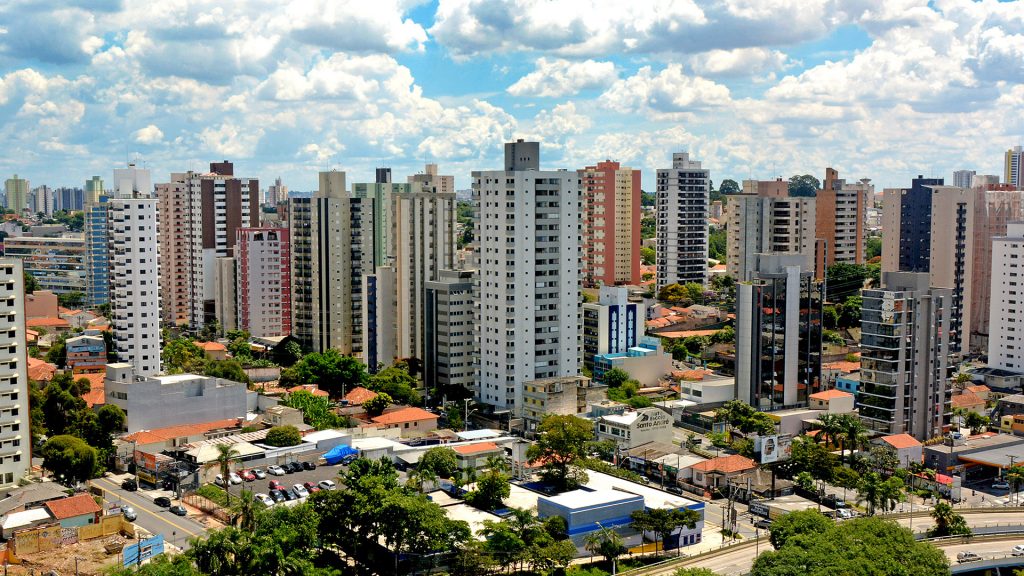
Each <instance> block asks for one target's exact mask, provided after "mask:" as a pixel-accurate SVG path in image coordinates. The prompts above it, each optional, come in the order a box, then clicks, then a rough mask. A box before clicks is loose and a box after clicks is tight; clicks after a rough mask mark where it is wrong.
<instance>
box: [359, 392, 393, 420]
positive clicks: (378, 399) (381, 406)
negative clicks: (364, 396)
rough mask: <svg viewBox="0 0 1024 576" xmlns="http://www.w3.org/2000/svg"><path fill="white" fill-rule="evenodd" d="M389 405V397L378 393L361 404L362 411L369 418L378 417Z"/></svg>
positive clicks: (384, 393) (383, 393)
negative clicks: (364, 411)
mask: <svg viewBox="0 0 1024 576" xmlns="http://www.w3.org/2000/svg"><path fill="white" fill-rule="evenodd" d="M391 404H392V401H391V396H389V395H388V394H387V393H386V392H378V393H377V395H376V396H374V397H373V398H370V399H369V400H367V401H366V402H363V410H366V413H367V414H369V415H370V416H380V415H381V414H383V413H384V411H385V410H387V409H388V406H391Z"/></svg>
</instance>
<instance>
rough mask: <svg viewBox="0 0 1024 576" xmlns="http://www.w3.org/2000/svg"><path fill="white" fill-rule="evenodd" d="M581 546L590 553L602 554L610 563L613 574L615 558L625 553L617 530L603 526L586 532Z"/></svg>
mask: <svg viewBox="0 0 1024 576" xmlns="http://www.w3.org/2000/svg"><path fill="white" fill-rule="evenodd" d="M599 526H600V525H599ZM583 547H584V548H586V549H587V551H589V552H590V553H591V554H597V555H598V556H603V557H604V559H605V561H606V562H608V563H609V564H611V565H612V575H613V576H614V574H615V560H616V559H618V557H619V556H622V555H623V554H625V553H626V547H625V546H624V545H623V543H622V537H621V536H619V534H618V532H616V531H615V530H612V529H611V528H606V527H604V526H601V527H600V528H599V529H597V530H595V531H593V532H591V533H590V534H587V537H586V539H585V540H584V544H583Z"/></svg>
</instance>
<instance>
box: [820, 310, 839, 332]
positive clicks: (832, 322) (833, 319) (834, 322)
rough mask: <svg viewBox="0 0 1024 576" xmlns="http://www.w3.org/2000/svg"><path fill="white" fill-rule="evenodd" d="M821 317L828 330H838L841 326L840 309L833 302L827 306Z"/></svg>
mask: <svg viewBox="0 0 1024 576" xmlns="http://www.w3.org/2000/svg"><path fill="white" fill-rule="evenodd" d="M821 317H822V322H823V323H824V325H825V329H826V330H836V329H838V328H839V311H838V310H836V307H835V306H833V305H831V304H829V305H828V306H825V307H824V308H823V309H822V311H821Z"/></svg>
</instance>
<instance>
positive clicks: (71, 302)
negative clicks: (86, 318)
mask: <svg viewBox="0 0 1024 576" xmlns="http://www.w3.org/2000/svg"><path fill="white" fill-rule="evenodd" d="M57 302H58V303H59V304H60V305H61V306H63V307H65V308H71V309H74V310H77V309H78V308H81V307H82V306H84V305H85V294H83V293H82V292H66V293H64V294H58V295H57Z"/></svg>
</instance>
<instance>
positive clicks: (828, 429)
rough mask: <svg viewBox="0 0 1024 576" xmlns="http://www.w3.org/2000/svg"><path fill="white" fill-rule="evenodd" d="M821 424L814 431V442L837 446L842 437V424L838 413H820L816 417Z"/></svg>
mask: <svg viewBox="0 0 1024 576" xmlns="http://www.w3.org/2000/svg"><path fill="white" fill-rule="evenodd" d="M818 422H819V423H820V424H821V425H820V426H819V427H818V430H817V431H816V432H815V433H814V441H815V442H825V443H826V444H830V445H832V446H833V447H836V448H839V446H840V443H841V442H842V439H843V425H842V422H840V420H839V415H838V414H822V415H821V416H819V417H818Z"/></svg>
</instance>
